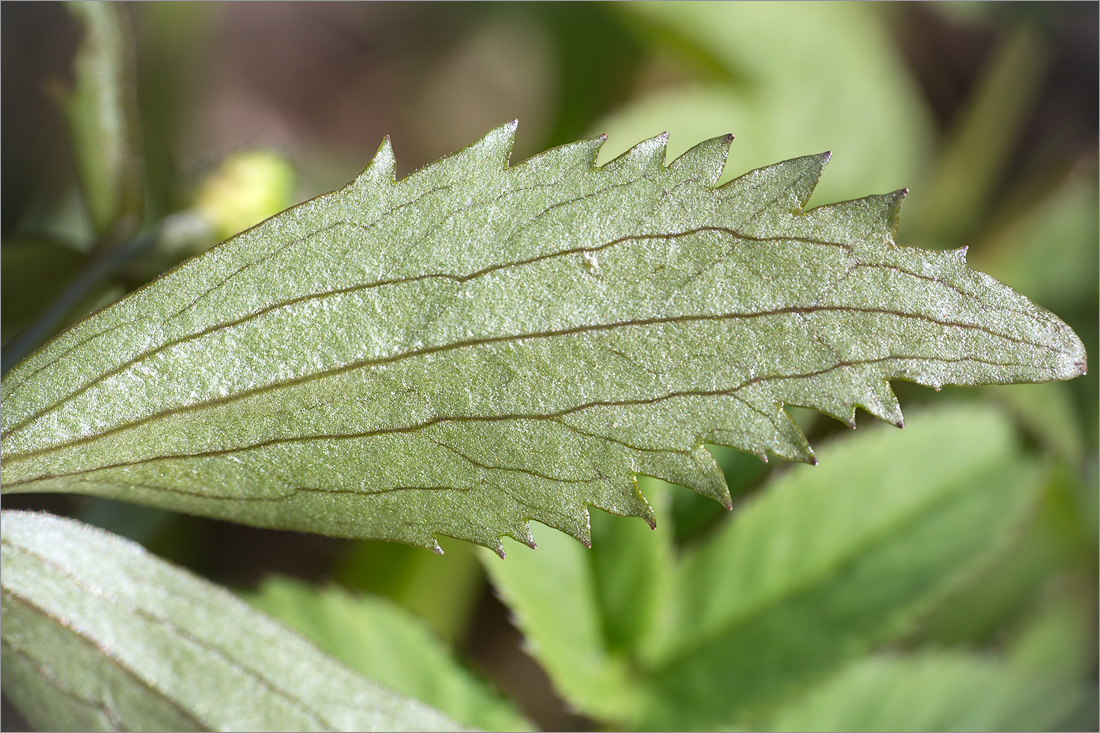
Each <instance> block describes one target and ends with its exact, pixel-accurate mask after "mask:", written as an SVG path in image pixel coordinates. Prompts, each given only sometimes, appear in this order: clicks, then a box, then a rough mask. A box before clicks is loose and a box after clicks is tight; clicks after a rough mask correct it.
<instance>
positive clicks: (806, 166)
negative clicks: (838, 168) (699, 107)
mask: <svg viewBox="0 0 1100 733" xmlns="http://www.w3.org/2000/svg"><path fill="white" fill-rule="evenodd" d="M832 156H833V154H832V153H831V152H828V151H826V152H824V153H819V154H817V155H805V156H803V157H801V158H792V159H791V160H785V161H783V162H782V163H775V164H774V165H768V166H764V167H763V168H757V169H756V170H751V171H749V172H748V173H745V174H744V175H742V176H739V177H738V178H735V179H733V180H732V181H730V182H729V183H727V184H725V185H724V186H721V187H719V188H718V190H719V191H722V192H724V193H726V194H727V196H728V195H731V194H732V195H734V196H739V195H745V194H747V193H748V191H769V192H774V193H777V195H776V196H774V197H773V198H772V202H771V206H770V207H769V208H773V209H779V210H782V211H792V210H794V211H802V210H803V209H804V208H805V205H806V202H807V201H809V200H810V194H812V193H813V192H814V188H815V187H816V186H817V182H818V181H819V180H820V179H821V173H822V171H824V170H825V166H826V165H827V164H828V163H829V159H830V158H831V157H832ZM750 195H751V194H750Z"/></svg>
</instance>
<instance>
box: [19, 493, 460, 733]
mask: <svg viewBox="0 0 1100 733" xmlns="http://www.w3.org/2000/svg"><path fill="white" fill-rule="evenodd" d="M0 516H2V523H3V529H2V539H0V548H2V557H3V560H2V562H3V569H4V571H3V576H2V578H0V581H2V591H3V594H2V605H3V618H4V623H3V628H2V629H0V637H2V640H3V647H2V659H3V677H4V693H5V695H7V696H8V699H10V700H11V701H12V703H13V704H14V705H15V706H16V708H17V709H18V710H19V712H20V713H21V714H22V715H23V716H24V717H25V718H26V719H27V720H28V722H30V723H31V725H33V726H35V727H37V728H39V729H41V730H196V729H201V730H228V729H239V730H378V729H381V730H412V729H416V730H444V729H454V728H455V725H454V724H453V723H452V722H451V721H449V720H448V719H447V718H445V717H444V716H443V715H442V714H441V713H438V712H436V711H434V710H432V709H430V708H428V707H426V706H423V705H421V704H420V703H418V702H416V701H414V700H411V699H409V698H406V697H404V696H401V695H398V694H395V693H393V692H390V691H388V690H386V689H384V688H382V687H380V686H379V685H377V684H375V683H373V682H371V681H369V680H367V679H365V678H362V677H359V676H358V675H356V674H354V673H353V672H351V671H350V670H348V669H347V668H346V667H344V666H343V665H341V664H340V663H338V662H336V661H335V660H333V659H332V658H330V657H327V656H325V655H324V654H322V653H321V652H320V651H318V650H317V648H316V647H314V646H313V645H312V644H310V643H309V642H306V641H304V640H303V639H301V638H300V637H299V636H297V635H296V634H294V633H292V632H291V631H289V630H288V629H287V628H286V627H284V626H282V625H281V624H279V623H277V622H275V621H274V620H272V619H270V618H269V617H267V616H265V615H263V614H261V613H259V612H258V611H256V610H254V609H252V608H250V607H249V606H248V605H247V604H245V603H244V602H243V601H241V600H240V599H237V598H235V597H234V596H233V595H232V594H230V593H228V592H226V591H224V590H223V589H221V588H218V587H216V586H213V585H211V584H209V583H207V582H206V581H204V580H201V579H199V578H197V577H195V576H193V575H191V574H190V573H187V572H185V571H183V570H181V569H178V568H176V567H173V566H171V565H168V564H167V563H164V562H163V561H161V560H159V559H157V558H155V557H153V556H151V555H149V554H147V553H146V552H145V551H144V550H143V549H142V548H141V547H140V546H139V545H135V544H134V543H132V542H130V541H128V540H123V539H121V538H119V537H116V536H114V535H110V534H108V533H106V532H103V531H101V530H97V529H94V528H92V527H89V526H87V525H83V524H80V523H79V522H76V521H73V520H70V519H61V518H58V517H53V516H50V515H47V514H31V513H26V512H13V511H5V512H3V514H2V515H0Z"/></svg>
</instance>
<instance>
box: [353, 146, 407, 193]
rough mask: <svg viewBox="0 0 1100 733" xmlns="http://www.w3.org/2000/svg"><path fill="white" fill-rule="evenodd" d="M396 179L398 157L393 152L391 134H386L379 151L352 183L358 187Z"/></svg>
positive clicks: (390, 181)
mask: <svg viewBox="0 0 1100 733" xmlns="http://www.w3.org/2000/svg"><path fill="white" fill-rule="evenodd" d="M396 180H397V158H396V156H394V154H393V144H392V143H391V142H390V136H389V135H386V136H385V137H383V138H382V144H381V145H379V146H378V152H376V153H375V154H374V157H373V158H372V159H371V162H370V163H368V164H367V167H366V168H364V169H363V172H362V173H360V174H359V176H358V177H357V178H356V179H355V180H354V181H353V182H352V185H353V186H355V187H357V188H366V187H373V186H375V185H377V184H380V183H393V182H394V181H396Z"/></svg>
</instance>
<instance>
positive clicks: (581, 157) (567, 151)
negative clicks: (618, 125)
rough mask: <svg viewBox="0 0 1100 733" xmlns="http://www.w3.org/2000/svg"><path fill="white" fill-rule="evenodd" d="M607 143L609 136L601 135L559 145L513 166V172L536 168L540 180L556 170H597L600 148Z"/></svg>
mask: <svg viewBox="0 0 1100 733" xmlns="http://www.w3.org/2000/svg"><path fill="white" fill-rule="evenodd" d="M606 141H607V135H600V136H599V137H595V138H591V139H589V140H578V141H577V142H572V143H566V144H565V145H559V146H558V147H556V148H552V149H550V150H547V151H546V152H544V153H539V154H538V155H535V156H533V157H530V158H528V159H527V160H525V161H523V162H522V163H519V164H517V165H515V166H513V168H512V170H517V169H520V168H526V167H528V166H532V167H536V168H537V169H538V170H537V171H536V172H535V173H536V175H538V176H539V177H540V178H545V177H546V173H545V170H547V169H550V170H553V169H556V168H570V167H577V168H586V169H587V170H589V171H591V170H595V168H596V159H597V158H598V157H599V155H600V148H602V147H603V144H604V143H605V142H606Z"/></svg>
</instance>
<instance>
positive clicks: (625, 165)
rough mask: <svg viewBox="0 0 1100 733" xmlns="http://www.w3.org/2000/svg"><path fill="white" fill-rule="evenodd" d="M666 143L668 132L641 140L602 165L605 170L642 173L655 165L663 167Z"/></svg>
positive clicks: (651, 169) (655, 166) (654, 167)
mask: <svg viewBox="0 0 1100 733" xmlns="http://www.w3.org/2000/svg"><path fill="white" fill-rule="evenodd" d="M667 143H668V133H667V132H662V133H661V134H660V135H657V136H655V137H651V138H649V139H648V140H643V141H641V142H640V143H638V144H637V145H635V146H634V147H632V148H631V149H630V150H628V151H626V152H625V153H623V154H622V155H620V156H619V157H618V158H615V160H613V161H611V162H610V163H608V164H607V165H605V166H603V170H604V171H607V172H615V173H624V172H633V173H637V174H642V173H646V172H650V171H653V170H654V169H656V168H657V167H663V166H664V161H665V145H666V144H667Z"/></svg>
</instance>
